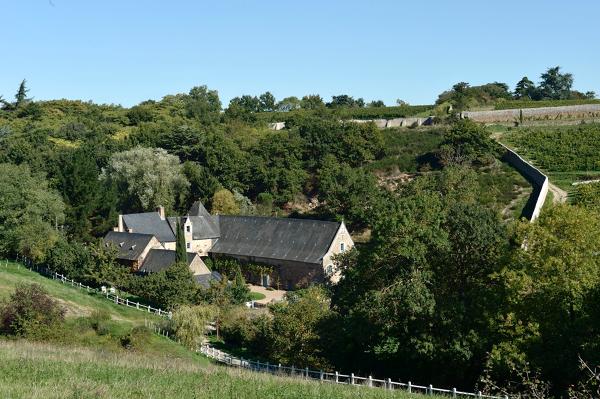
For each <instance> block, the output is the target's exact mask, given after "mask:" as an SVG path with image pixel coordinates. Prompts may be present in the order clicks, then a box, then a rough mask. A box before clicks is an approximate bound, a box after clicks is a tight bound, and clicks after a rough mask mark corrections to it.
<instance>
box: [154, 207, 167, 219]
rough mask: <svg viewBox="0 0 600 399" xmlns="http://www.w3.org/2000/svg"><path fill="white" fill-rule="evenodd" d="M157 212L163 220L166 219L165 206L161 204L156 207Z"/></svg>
mask: <svg viewBox="0 0 600 399" xmlns="http://www.w3.org/2000/svg"><path fill="white" fill-rule="evenodd" d="M156 212H158V216H160V219H161V220H165V207H164V206H162V205H161V206H159V207H158V208H156Z"/></svg>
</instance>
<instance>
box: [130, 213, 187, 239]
mask: <svg viewBox="0 0 600 399" xmlns="http://www.w3.org/2000/svg"><path fill="white" fill-rule="evenodd" d="M123 223H124V224H125V227H126V228H127V229H132V230H133V232H134V233H142V234H152V235H154V236H155V237H156V238H157V239H158V241H160V242H171V241H175V234H174V233H173V230H171V227H170V226H169V223H168V222H167V220H163V219H161V218H160V215H159V214H158V212H146V213H130V214H128V215H123Z"/></svg>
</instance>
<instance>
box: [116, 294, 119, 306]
mask: <svg viewBox="0 0 600 399" xmlns="http://www.w3.org/2000/svg"><path fill="white" fill-rule="evenodd" d="M115 303H116V304H117V305H118V304H119V296H118V295H116V296H115Z"/></svg>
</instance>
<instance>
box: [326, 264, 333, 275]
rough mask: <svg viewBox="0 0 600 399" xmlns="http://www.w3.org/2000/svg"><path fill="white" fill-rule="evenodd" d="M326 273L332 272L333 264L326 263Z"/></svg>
mask: <svg viewBox="0 0 600 399" xmlns="http://www.w3.org/2000/svg"><path fill="white" fill-rule="evenodd" d="M325 270H326V272H327V275H330V274H332V273H333V265H327V268H325Z"/></svg>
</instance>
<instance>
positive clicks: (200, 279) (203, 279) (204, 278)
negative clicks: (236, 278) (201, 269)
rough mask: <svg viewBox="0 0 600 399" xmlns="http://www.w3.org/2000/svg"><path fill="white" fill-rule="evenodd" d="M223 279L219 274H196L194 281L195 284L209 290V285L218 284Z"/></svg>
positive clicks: (214, 272)
mask: <svg viewBox="0 0 600 399" xmlns="http://www.w3.org/2000/svg"><path fill="white" fill-rule="evenodd" d="M222 279H223V276H221V273H219V272H216V271H213V272H210V273H206V274H197V275H195V276H194V280H195V281H196V283H198V284H200V285H201V286H202V287H204V288H206V289H208V288H210V283H211V282H212V281H216V282H219V281H221V280H222Z"/></svg>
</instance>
